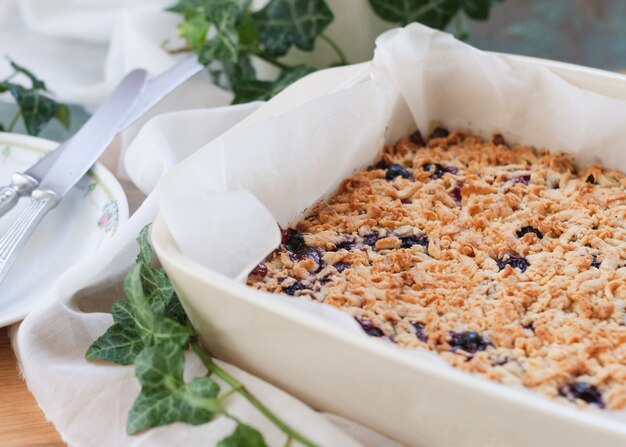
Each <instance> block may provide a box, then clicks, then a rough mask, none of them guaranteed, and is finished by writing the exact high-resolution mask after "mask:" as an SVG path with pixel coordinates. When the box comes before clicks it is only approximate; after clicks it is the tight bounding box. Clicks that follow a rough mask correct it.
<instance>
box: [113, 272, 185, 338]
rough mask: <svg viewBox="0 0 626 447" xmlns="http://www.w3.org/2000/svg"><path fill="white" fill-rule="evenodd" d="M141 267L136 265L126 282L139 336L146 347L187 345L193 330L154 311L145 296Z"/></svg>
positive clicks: (125, 288) (125, 285)
mask: <svg viewBox="0 0 626 447" xmlns="http://www.w3.org/2000/svg"><path fill="white" fill-rule="evenodd" d="M141 267H142V266H141V264H136V265H135V266H134V267H133V268H132V269H131V270H130V272H129V273H128V275H127V276H126V279H125V280H124V292H125V293H126V296H127V297H128V301H129V302H130V306H131V309H132V315H133V317H134V320H135V327H136V328H137V332H138V333H139V336H140V337H141V339H142V341H143V342H144V344H145V345H146V346H154V345H156V344H159V343H164V342H173V343H175V344H177V345H179V346H184V345H186V344H187V341H188V340H189V335H190V334H191V330H190V329H189V328H187V327H185V326H183V325H181V324H180V323H177V322H176V321H173V320H171V319H170V318H167V317H165V316H163V315H159V314H156V313H154V311H153V310H152V307H151V306H150V303H149V302H148V299H147V298H146V296H145V294H144V290H143V284H142V282H141Z"/></svg>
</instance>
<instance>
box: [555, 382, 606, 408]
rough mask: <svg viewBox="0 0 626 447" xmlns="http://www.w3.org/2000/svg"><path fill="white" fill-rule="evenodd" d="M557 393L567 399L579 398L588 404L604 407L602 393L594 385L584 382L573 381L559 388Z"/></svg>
mask: <svg viewBox="0 0 626 447" xmlns="http://www.w3.org/2000/svg"><path fill="white" fill-rule="evenodd" d="M559 394H560V395H561V396H563V397H566V398H567V399H569V400H574V399H581V400H584V401H585V402H587V403H589V404H596V405H597V406H599V407H600V408H604V402H603V401H602V393H600V391H599V390H598V388H597V387H596V386H594V385H591V384H589V383H585V382H574V383H569V384H567V385H563V386H562V387H561V388H559Z"/></svg>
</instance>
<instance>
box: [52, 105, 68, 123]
mask: <svg viewBox="0 0 626 447" xmlns="http://www.w3.org/2000/svg"><path fill="white" fill-rule="evenodd" d="M54 119H55V120H57V121H58V122H59V123H61V125H62V126H63V127H65V128H66V129H69V128H70V108H69V107H68V106H66V105H65V104H58V103H57V110H56V112H54Z"/></svg>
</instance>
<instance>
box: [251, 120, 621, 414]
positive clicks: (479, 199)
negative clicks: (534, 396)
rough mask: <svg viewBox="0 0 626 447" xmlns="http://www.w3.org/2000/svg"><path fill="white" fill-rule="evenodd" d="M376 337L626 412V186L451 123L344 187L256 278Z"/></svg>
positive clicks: (403, 145) (612, 175)
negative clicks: (451, 128) (341, 314)
mask: <svg viewBox="0 0 626 447" xmlns="http://www.w3.org/2000/svg"><path fill="white" fill-rule="evenodd" d="M248 283H249V284H250V285H251V286H254V287H256V288H258V289H261V290H265V291H269V292H276V293H286V294H288V295H292V296H297V297H307V298H310V299H312V300H317V301H320V302H324V303H326V304H328V305H331V306H335V307H337V308H339V309H341V310H343V311H345V312H348V313H349V314H351V315H352V316H354V318H355V319H356V321H357V322H358V323H359V324H360V325H361V327H362V328H363V330H364V331H365V333H367V334H368V335H370V336H372V337H378V338H381V339H384V340H386V341H387V342H392V343H396V344H397V345H399V346H401V347H404V348H422V349H428V350H431V351H435V352H437V353H438V354H439V355H440V356H441V357H443V358H444V359H445V360H446V361H448V362H449V363H450V364H452V365H453V366H455V367H457V368H460V369H462V370H464V371H468V372H473V373H479V374H482V375H484V376H486V377H488V378H490V379H493V380H496V381H499V382H503V383H510V384H519V385H523V386H526V387H528V388H531V389H535V390H537V391H540V392H542V393H544V394H546V395H548V396H550V397H554V398H557V399H562V400H569V401H571V402H573V403H575V404H576V405H579V406H585V405H592V406H595V407H597V408H605V407H606V408H609V409H623V408H626V326H625V315H624V312H625V309H624V308H625V304H626V177H625V176H624V175H623V174H621V173H620V172H617V171H613V170H609V169H606V168H603V167H600V166H591V167H587V168H584V169H582V168H580V169H579V168H578V167H577V166H576V165H575V164H574V162H573V160H572V159H571V158H569V157H568V156H566V155H564V154H551V153H550V152H549V151H547V150H536V149H533V148H530V147H526V146H513V147H509V146H508V145H507V144H506V141H505V139H504V138H503V137H502V136H501V135H495V136H494V137H493V139H492V140H491V141H484V140H483V139H481V138H480V137H478V136H475V135H471V134H469V133H466V132H463V131H455V132H448V131H447V130H446V129H443V128H438V129H436V130H435V131H434V132H433V134H432V135H430V137H429V138H428V139H426V138H423V137H422V135H421V134H420V133H419V132H415V133H413V134H412V135H410V136H408V137H405V138H401V139H400V140H399V141H398V142H397V143H395V144H393V145H388V146H386V147H385V148H384V150H383V155H382V159H381V160H380V161H379V162H378V163H376V164H375V165H373V166H371V167H370V168H369V169H367V170H363V171H360V172H357V173H355V174H354V175H353V176H351V177H350V178H347V179H346V180H344V181H343V182H342V184H341V186H340V188H339V192H338V193H337V194H336V195H335V196H334V197H333V198H331V199H330V200H328V201H326V202H323V203H319V204H317V205H316V206H315V207H314V208H313V209H312V210H311V212H310V213H309V214H308V215H307V217H306V218H304V219H302V220H301V221H300V222H298V223H297V224H296V225H295V228H294V229H287V230H283V240H282V243H281V245H280V247H279V248H278V249H277V250H276V251H275V252H273V253H272V254H271V255H270V256H269V257H268V258H267V260H266V261H265V262H263V263H262V264H259V266H257V268H255V270H254V271H253V272H252V273H251V274H250V276H249V278H248Z"/></svg>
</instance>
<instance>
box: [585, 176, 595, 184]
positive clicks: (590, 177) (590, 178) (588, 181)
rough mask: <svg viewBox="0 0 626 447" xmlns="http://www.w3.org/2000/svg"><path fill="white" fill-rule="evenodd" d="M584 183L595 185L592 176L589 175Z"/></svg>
mask: <svg viewBox="0 0 626 447" xmlns="http://www.w3.org/2000/svg"><path fill="white" fill-rule="evenodd" d="M585 181H586V182H587V183H591V184H592V185H595V184H596V178H595V177H594V176H593V175H591V174H589V175H588V176H587V179H586V180H585Z"/></svg>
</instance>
